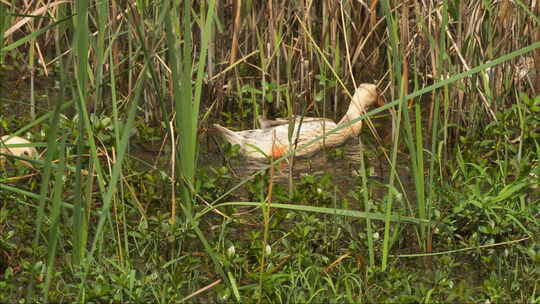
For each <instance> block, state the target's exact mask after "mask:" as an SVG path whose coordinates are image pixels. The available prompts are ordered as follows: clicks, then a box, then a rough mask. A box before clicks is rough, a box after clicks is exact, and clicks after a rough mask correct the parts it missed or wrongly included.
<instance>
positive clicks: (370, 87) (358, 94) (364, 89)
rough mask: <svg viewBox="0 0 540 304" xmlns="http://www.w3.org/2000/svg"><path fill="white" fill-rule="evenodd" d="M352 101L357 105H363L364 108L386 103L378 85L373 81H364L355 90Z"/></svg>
mask: <svg viewBox="0 0 540 304" xmlns="http://www.w3.org/2000/svg"><path fill="white" fill-rule="evenodd" d="M352 103H353V104H354V105H355V106H356V107H361V108H362V109H364V110H365V109H367V108H368V107H369V106H371V105H373V104H375V103H377V104H378V105H379V106H382V105H383V104H384V103H383V101H382V99H381V98H380V97H379V93H378V92H377V86H376V85H374V84H371V83H362V84H361V85H360V86H358V88H357V89H356V91H355V92H354V96H353V99H352Z"/></svg>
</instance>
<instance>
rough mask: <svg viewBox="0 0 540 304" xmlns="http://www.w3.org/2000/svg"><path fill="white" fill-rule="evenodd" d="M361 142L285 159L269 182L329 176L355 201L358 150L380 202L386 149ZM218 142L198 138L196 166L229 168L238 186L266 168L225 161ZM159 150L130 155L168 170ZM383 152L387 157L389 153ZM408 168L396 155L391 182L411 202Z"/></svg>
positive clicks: (340, 194)
mask: <svg viewBox="0 0 540 304" xmlns="http://www.w3.org/2000/svg"><path fill="white" fill-rule="evenodd" d="M366 133H367V132H364V133H363V136H366V137H369V136H368V135H369V134H366ZM362 138H364V137H362ZM365 141H366V143H365V144H364V145H363V147H361V146H360V144H359V143H358V140H357V139H350V140H348V141H347V142H346V143H345V144H344V145H342V146H340V147H338V148H337V151H336V149H334V148H329V149H326V150H322V151H319V152H318V153H316V154H314V155H312V156H310V157H308V158H305V157H302V158H295V159H294V160H293V162H292V165H291V162H290V161H289V160H284V161H283V162H282V163H280V164H277V165H276V166H275V167H274V170H273V177H272V182H274V183H276V184H280V185H282V186H284V187H288V185H289V177H290V176H291V175H292V181H293V184H295V183H298V182H299V181H300V180H301V178H302V176H305V175H311V176H315V177H323V176H325V175H330V176H331V181H332V184H333V185H334V186H335V189H334V192H335V194H336V196H337V198H338V199H342V198H347V199H348V200H349V201H356V200H355V199H354V197H352V196H351V195H350V193H351V192H352V191H358V189H359V188H360V187H361V186H360V185H362V180H361V171H360V170H361V163H360V159H361V155H362V153H361V151H363V154H364V160H365V166H366V170H367V176H368V188H369V194H370V198H372V199H375V200H380V199H382V198H383V197H384V195H386V194H387V193H388V188H387V187H386V186H385V185H386V184H388V183H389V179H390V165H389V162H388V161H387V159H386V157H385V155H384V154H383V153H382V152H381V151H383V149H384V150H386V151H388V147H384V148H383V147H380V146H379V145H377V144H376V143H375V142H374V140H372V137H369V138H368V140H365ZM218 142H221V140H220V139H219V138H215V137H212V136H207V137H203V138H202V140H201V143H200V146H201V152H200V154H199V160H198V166H199V167H201V168H219V167H223V166H226V167H228V168H229V169H230V172H231V175H232V176H234V181H235V182H236V183H240V182H241V181H243V180H245V179H246V178H247V177H249V176H251V175H253V174H256V173H257V172H259V171H260V170H264V169H265V168H268V167H269V162H266V161H253V160H248V159H245V158H243V157H241V156H238V157H234V158H226V157H225V156H224V155H223V154H222V152H221V151H220V149H219V147H218ZM361 149H362V150H361ZM159 150H160V145H159V143H156V144H154V145H153V146H152V147H149V145H146V148H145V149H134V150H132V153H131V156H132V157H135V158H136V159H138V160H141V161H144V162H146V165H147V166H149V167H154V168H161V169H165V168H168V167H170V161H169V160H170V159H171V156H170V149H165V150H169V152H161V153H160V152H159ZM387 153H388V154H389V152H387ZM388 157H390V155H388ZM409 166H410V163H409V159H408V156H407V155H405V154H404V153H400V154H398V164H397V178H399V181H397V180H395V181H394V184H395V187H396V188H397V189H398V191H399V192H401V193H405V196H404V198H405V199H409V200H412V199H414V191H413V190H414V181H413V179H412V176H411V172H410V169H409ZM270 172H271V171H270V170H266V171H265V172H264V173H263V174H266V175H270V174H271V173H270ZM236 183H235V184H236ZM232 195H233V197H235V198H236V199H240V200H246V199H247V197H246V194H245V189H244V188H240V189H238V191H236V192H234V193H233V194H232ZM229 199H230V198H229Z"/></svg>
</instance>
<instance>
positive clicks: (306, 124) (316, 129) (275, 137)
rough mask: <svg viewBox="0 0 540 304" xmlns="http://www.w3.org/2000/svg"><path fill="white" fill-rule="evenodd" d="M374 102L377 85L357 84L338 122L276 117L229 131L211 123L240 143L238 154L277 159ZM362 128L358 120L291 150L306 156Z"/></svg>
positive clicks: (360, 113)
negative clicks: (253, 127) (298, 148)
mask: <svg viewBox="0 0 540 304" xmlns="http://www.w3.org/2000/svg"><path fill="white" fill-rule="evenodd" d="M375 103H378V105H382V104H383V102H382V99H380V98H379V94H378V92H377V86H376V85H374V84H370V83H363V84H361V85H359V86H358V88H357V89H356V90H355V93H354V95H353V98H352V101H351V104H350V105H349V108H348V110H347V113H345V115H344V116H343V118H342V119H341V120H340V121H339V122H338V123H336V122H334V121H333V120H331V119H327V118H320V117H302V116H296V117H293V119H291V120H288V119H284V118H278V119H276V120H265V119H262V118H259V123H260V125H261V128H260V129H253V130H244V131H232V130H230V129H227V128H225V127H223V126H221V125H219V124H214V125H213V126H214V128H215V130H217V133H218V134H219V135H220V136H221V137H223V138H224V139H225V141H227V142H229V143H230V144H232V145H239V146H240V150H239V152H240V154H241V155H243V156H245V157H246V158H248V159H253V160H264V159H269V158H274V159H275V158H280V157H282V156H283V155H286V154H288V153H289V151H291V150H292V149H296V148H297V147H302V146H303V145H304V144H306V143H308V142H309V141H311V140H313V139H315V138H316V137H318V136H321V135H323V134H325V133H328V132H330V131H331V130H333V129H335V128H338V127H341V126H342V125H344V124H347V123H349V122H350V121H351V120H353V119H355V118H357V117H359V116H360V115H362V114H364V113H365V112H367V109H368V108H369V107H370V106H372V105H374V104H375ZM290 122H292V123H293V124H294V129H293V133H292V138H291V140H290V141H289V135H288V134H289V124H290ZM361 130H362V120H360V121H357V122H355V123H353V124H350V125H349V126H346V127H344V128H342V129H340V130H337V131H336V132H334V133H332V134H329V135H327V136H326V137H325V138H324V139H322V140H319V141H317V142H315V143H313V144H311V145H309V146H307V147H304V148H303V149H301V150H298V151H296V152H295V155H296V156H299V157H302V156H310V155H312V154H314V153H315V152H317V151H319V150H321V149H322V148H323V147H335V146H339V145H341V144H343V143H344V142H345V141H347V139H349V138H350V137H353V136H358V135H359V134H360V131H361Z"/></svg>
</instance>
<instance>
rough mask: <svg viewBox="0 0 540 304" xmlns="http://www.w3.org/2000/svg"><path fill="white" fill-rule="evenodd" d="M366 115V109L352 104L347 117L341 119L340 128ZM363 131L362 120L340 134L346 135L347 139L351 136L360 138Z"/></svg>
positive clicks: (342, 130)
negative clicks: (359, 135)
mask: <svg viewBox="0 0 540 304" xmlns="http://www.w3.org/2000/svg"><path fill="white" fill-rule="evenodd" d="M364 113H365V110H364V107H362V106H357V105H354V104H351V106H350V107H349V110H348V111H347V113H346V114H345V116H343V118H341V120H340V121H339V122H338V126H341V125H344V124H348V123H349V122H350V121H351V120H353V119H355V118H358V116H360V115H362V114H364ZM361 130H362V121H361V120H360V121H357V122H355V123H353V124H351V125H349V126H347V127H345V128H343V129H341V130H340V133H341V134H342V135H345V137H347V138H348V137H350V136H358V134H360V131H361Z"/></svg>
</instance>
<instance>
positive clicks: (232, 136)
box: [214, 124, 242, 145]
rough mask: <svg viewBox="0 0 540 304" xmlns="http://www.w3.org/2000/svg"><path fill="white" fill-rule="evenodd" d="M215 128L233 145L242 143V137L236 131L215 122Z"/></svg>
mask: <svg viewBox="0 0 540 304" xmlns="http://www.w3.org/2000/svg"><path fill="white" fill-rule="evenodd" d="M214 128H215V129H216V130H217V131H218V133H219V135H221V136H222V137H223V138H225V140H226V141H228V142H229V143H231V144H232V145H241V144H242V138H241V137H240V136H239V135H238V134H236V133H235V132H234V131H231V130H229V129H227V128H225V127H222V126H220V125H219V124H214Z"/></svg>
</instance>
